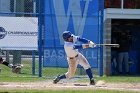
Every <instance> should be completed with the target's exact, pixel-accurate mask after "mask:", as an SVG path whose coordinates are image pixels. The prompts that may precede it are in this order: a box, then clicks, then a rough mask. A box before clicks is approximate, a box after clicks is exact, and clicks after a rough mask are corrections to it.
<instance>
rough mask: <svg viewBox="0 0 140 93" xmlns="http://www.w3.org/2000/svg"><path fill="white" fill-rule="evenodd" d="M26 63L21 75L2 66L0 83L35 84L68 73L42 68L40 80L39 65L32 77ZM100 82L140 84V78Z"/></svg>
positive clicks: (110, 79) (108, 78)
mask: <svg viewBox="0 0 140 93" xmlns="http://www.w3.org/2000/svg"><path fill="white" fill-rule="evenodd" d="M22 63H24V64H23V65H24V67H23V68H22V71H21V74H15V73H13V72H12V71H11V69H10V68H8V67H6V66H4V65H1V64H0V68H1V69H2V71H1V72H0V82H2V81H12V82H14V81H15V82H19V81H21V80H22V82H31V81H32V82H33V81H44V80H47V79H50V78H47V77H48V76H56V75H59V74H63V73H65V72H67V68H48V67H43V68H42V76H43V77H40V78H38V64H36V75H34V76H32V66H31V62H27V61H25V62H22ZM95 79H96V80H97V81H98V80H104V81H106V82H131V83H140V78H139V76H103V77H97V78H95ZM87 81H88V79H85V78H83V79H81V80H79V81H78V82H87Z"/></svg>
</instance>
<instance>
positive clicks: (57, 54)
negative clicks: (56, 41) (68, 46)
mask: <svg viewBox="0 0 140 93" xmlns="http://www.w3.org/2000/svg"><path fill="white" fill-rule="evenodd" d="M80 52H81V53H82V54H84V55H85V57H86V58H87V59H97V56H96V54H95V52H94V51H80ZM44 56H45V58H58V59H66V54H65V52H64V50H57V51H56V50H47V49H46V50H44Z"/></svg>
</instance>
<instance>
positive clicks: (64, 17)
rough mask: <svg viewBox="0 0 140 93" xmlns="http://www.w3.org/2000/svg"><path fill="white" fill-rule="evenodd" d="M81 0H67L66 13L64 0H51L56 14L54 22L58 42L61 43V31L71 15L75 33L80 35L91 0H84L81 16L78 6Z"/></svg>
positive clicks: (66, 25) (65, 26) (64, 28)
mask: <svg viewBox="0 0 140 93" xmlns="http://www.w3.org/2000/svg"><path fill="white" fill-rule="evenodd" d="M80 1H81V0H69V5H68V10H67V14H66V13H65V9H64V8H65V7H64V0H59V2H58V0H53V4H54V9H55V14H56V23H57V28H58V32H59V39H60V44H63V43H64V42H63V40H62V37H61V36H62V35H61V34H62V33H63V31H65V30H67V27H68V24H69V18H70V16H72V18H73V26H74V31H75V34H76V35H79V36H82V34H83V31H84V26H85V20H86V18H87V11H88V6H89V3H90V1H92V0H84V1H86V3H85V7H84V12H83V16H84V17H83V16H82V11H81V7H80Z"/></svg>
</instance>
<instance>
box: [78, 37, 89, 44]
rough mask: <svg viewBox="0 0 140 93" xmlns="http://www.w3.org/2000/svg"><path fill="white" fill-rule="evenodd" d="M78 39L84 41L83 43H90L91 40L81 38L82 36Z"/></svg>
mask: <svg viewBox="0 0 140 93" xmlns="http://www.w3.org/2000/svg"><path fill="white" fill-rule="evenodd" d="M77 40H78V41H80V42H83V43H88V42H89V40H87V39H85V38H80V37H78V38H77Z"/></svg>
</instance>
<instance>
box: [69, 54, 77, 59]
mask: <svg viewBox="0 0 140 93" xmlns="http://www.w3.org/2000/svg"><path fill="white" fill-rule="evenodd" d="M76 57H78V54H77V55H76V56H75V57H69V59H74V58H76Z"/></svg>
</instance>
